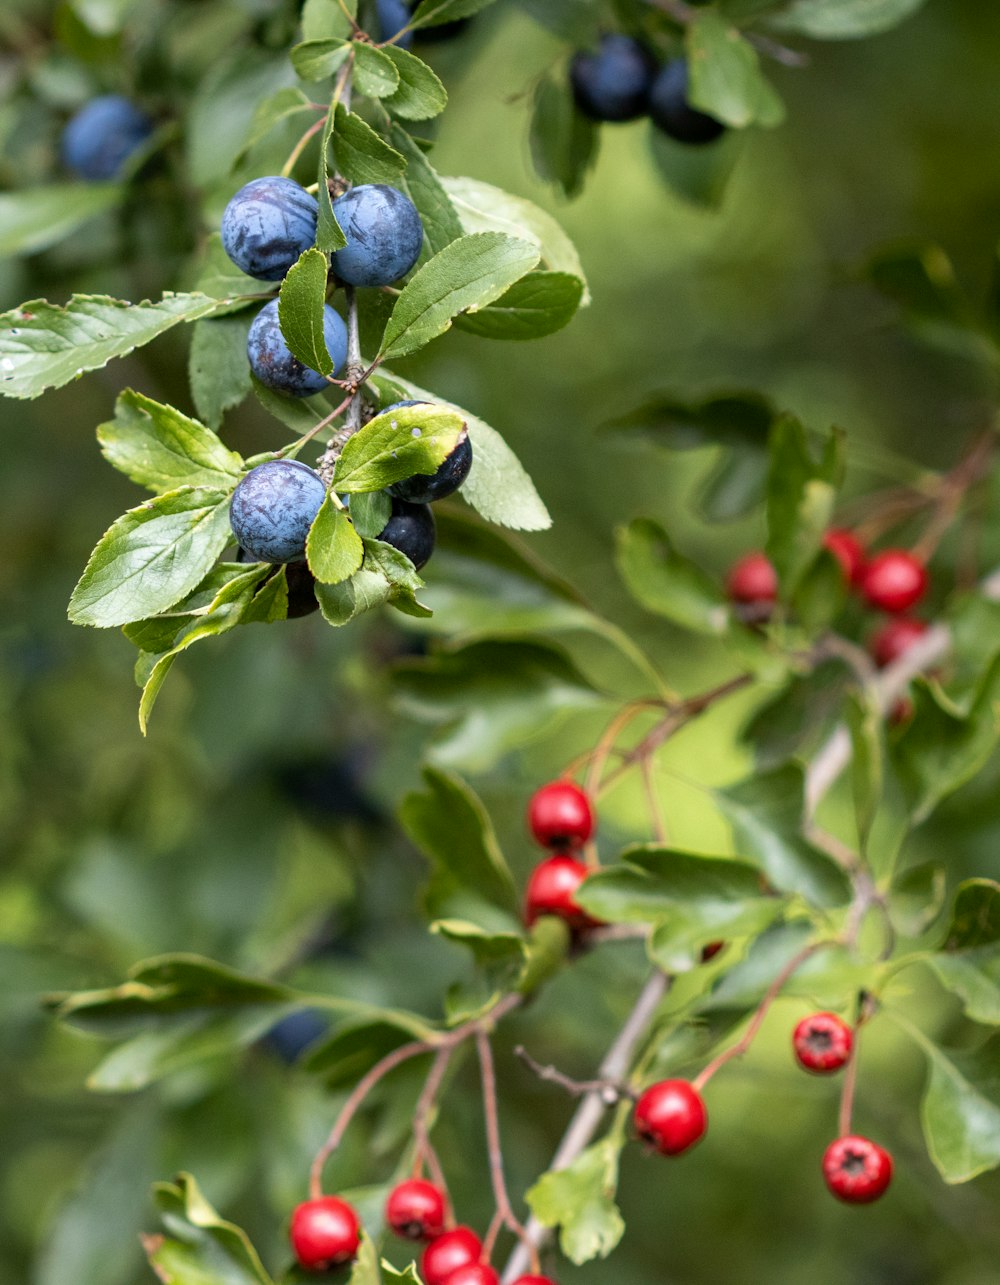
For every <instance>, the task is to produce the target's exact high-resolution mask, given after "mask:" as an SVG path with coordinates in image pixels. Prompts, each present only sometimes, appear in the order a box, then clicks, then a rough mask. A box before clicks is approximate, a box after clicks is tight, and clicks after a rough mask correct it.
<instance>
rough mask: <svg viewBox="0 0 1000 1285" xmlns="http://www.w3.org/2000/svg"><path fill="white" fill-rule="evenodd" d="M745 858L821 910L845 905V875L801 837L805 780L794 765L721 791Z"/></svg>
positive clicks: (721, 804)
mask: <svg viewBox="0 0 1000 1285" xmlns="http://www.w3.org/2000/svg"><path fill="white" fill-rule="evenodd" d="M714 798H715V801H716V803H717V804H718V806H719V808H720V810H721V811H722V813H723V815H724V816H726V817H727V818H728V820H729V821H730V823H731V825H732V827H733V835H734V838H735V841H736V847H737V849H738V850H739V852H740V854H741V855H742V856H744V857H746V858H748V859H749V860H750V861H752V862H753V863H754V864H755V865H758V866H759V867H760V868H761V869H762V870H763V871H764V873H765V874H766V875H767V878H768V881H769V882H770V883H771V884H772V885H773V886H774V887H775V888H779V889H780V890H781V891H783V892H798V893H801V894H802V896H804V897H805V898H807V900H809V901H812V902H815V903H816V904H817V905H820V906H829V905H840V904H843V902H845V901H846V900H847V898H848V895H849V890H848V885H847V879H846V877H845V875H844V873H843V872H842V871H841V870H840V868H839V867H838V866H836V865H835V864H834V862H833V861H832V860H831V859H830V858H829V857H827V856H826V855H825V854H824V853H822V852H819V851H818V850H817V849H816V848H814V847H812V846H811V845H810V844H809V843H807V842H806V840H805V839H804V838H803V837H802V818H803V815H804V803H803V775H802V770H801V768H799V767H797V766H792V765H789V766H787V767H783V768H779V769H778V770H776V771H774V772H765V773H760V774H758V775H757V776H753V777H750V778H749V779H748V780H746V781H742V782H740V784H738V785H734V786H730V787H729V788H728V789H725V790H716V791H715V792H714Z"/></svg>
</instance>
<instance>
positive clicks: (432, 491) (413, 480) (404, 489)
mask: <svg viewBox="0 0 1000 1285" xmlns="http://www.w3.org/2000/svg"><path fill="white" fill-rule="evenodd" d="M426 405H428V403H427V402H414V401H406V402H393V403H392V405H391V406H386V408H385V410H383V411H382V414H383V415H387V414H388V413H389V411H393V410H396V409H398V408H399V407H400V406H426ZM471 468H472V443H471V442H470V441H469V439H468V437H463V438H462V440H461V441H460V442H459V444H458V445H457V446H456V447H455V449H454V450H453V451H452V452H451V454H450V455H448V456H446V457H445V459H444V460H443V461H442V462H441V463H440V464H439V465H438V468H437V471H436V472H434V473H414V475H413V476H412V477H407V478H404V479H403V480H402V482H394V483H393V484H392V486H390V487H388V488H387V489H388V491H389V494H390V495H393V496H395V497H396V499H398V500H409V501H410V503H411V504H432V503H433V502H434V501H435V500H443V499H445V497H446V496H449V495H454V493H455V492H456V491H457V490H458V488H459V487H460V486H461V485H462V483H463V482H464V481H465V479H466V478H467V477H468V476H469V470H470V469H471Z"/></svg>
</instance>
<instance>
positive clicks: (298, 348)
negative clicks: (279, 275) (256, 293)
mask: <svg viewBox="0 0 1000 1285" xmlns="http://www.w3.org/2000/svg"><path fill="white" fill-rule="evenodd" d="M328 270H329V264H328V263H327V260H326V255H325V254H324V253H323V251H322V250H317V249H316V248H315V246H314V247H313V248H312V249H311V250H306V251H305V252H304V253H303V254H302V255H301V256H300V257H299V259H298V261H297V262H296V263H293V264H292V266H291V267H290V268H289V270H288V274H287V275H286V277H285V279H284V281H282V283H281V293H280V294H279V296H278V322H279V324H280V326H281V334H282V337H283V338H284V340H285V343H286V344H287V345H288V347H289V348H290V349H291V352H292V356H293V357H297V358H298V359H299V361H300V362H302V364H303V366H308V367H309V369H310V370H315V371H318V372H319V373H320V374H321V375H332V374H333V358H332V357H331V356H330V350H329V349H328V348H327V346H326V338H325V335H324V328H325V327H324V308H325V306H326V278H327V272H328Z"/></svg>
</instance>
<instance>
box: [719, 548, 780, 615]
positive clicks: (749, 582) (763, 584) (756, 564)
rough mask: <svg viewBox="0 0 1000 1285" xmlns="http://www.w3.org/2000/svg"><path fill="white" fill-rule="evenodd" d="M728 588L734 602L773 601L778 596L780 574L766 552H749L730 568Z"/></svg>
mask: <svg viewBox="0 0 1000 1285" xmlns="http://www.w3.org/2000/svg"><path fill="white" fill-rule="evenodd" d="M726 588H727V590H728V592H729V597H730V599H731V600H732V601H733V602H740V603H744V604H746V605H747V606H752V605H754V604H760V603H772V602H774V600H775V599H776V598H777V596H778V574H777V572H776V571H775V569H774V567H773V566H772V564H771V560H770V558H768V557H767V555H766V554H763V553H759V552H757V553H748V554H747V555H746V557H745V558H740V560H739V562H734V563H733V565H732V566H731V567H730V568H729V575H728V577H727V578H726Z"/></svg>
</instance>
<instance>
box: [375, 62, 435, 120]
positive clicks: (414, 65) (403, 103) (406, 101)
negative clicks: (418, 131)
mask: <svg viewBox="0 0 1000 1285" xmlns="http://www.w3.org/2000/svg"><path fill="white" fill-rule="evenodd" d="M382 52H383V53H384V54H385V55H386V56H387V57H388V58H389V59H390V60H391V62H392V64H393V66H394V67H395V68H396V71H397V73H398V74H399V88H398V89H397V90H396V92H395V93H394V94H390V95H389V96H388V97H387V98H384V99H383V100H382V101H383V105H384V106H385V107H387V108H388V110H389V111H391V112H392V114H393V115H394V116H399V117H400V118H401V119H403V120H431V119H432V118H433V117H434V116H439V115H440V114H441V112H443V111H444V109H445V107H447V105H448V91H447V90H446V89H445V87H444V85H442V83H441V81H440V79H439V78H438V76H437V74H436V73H435V72H434V71H432V70H431V68H430V67H428V66H427V64H426V63H425V62H424V60H423V59H422V58H418V57H417V56H416V55H415V54H411V53H410V52H409V50H406V49H400V47H399V46H398V45H385V46H384V47H383V49H382Z"/></svg>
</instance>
